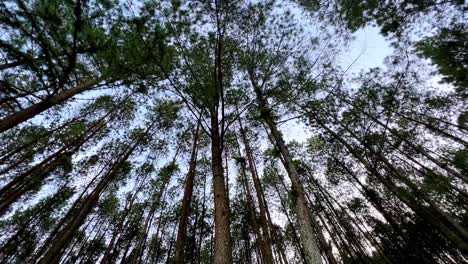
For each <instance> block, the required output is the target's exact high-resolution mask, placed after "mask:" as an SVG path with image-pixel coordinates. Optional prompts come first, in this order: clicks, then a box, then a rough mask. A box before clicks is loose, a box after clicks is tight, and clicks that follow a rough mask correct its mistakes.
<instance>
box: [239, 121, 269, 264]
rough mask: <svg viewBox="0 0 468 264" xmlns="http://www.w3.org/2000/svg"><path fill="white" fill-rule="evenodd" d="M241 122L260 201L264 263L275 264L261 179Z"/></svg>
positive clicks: (250, 167) (247, 154) (243, 139)
mask: <svg viewBox="0 0 468 264" xmlns="http://www.w3.org/2000/svg"><path fill="white" fill-rule="evenodd" d="M238 121H239V131H240V134H241V136H242V141H243V143H244V146H245V152H246V156H247V161H248V164H249V170H250V174H251V175H252V180H253V183H254V187H255V193H256V196H257V201H258V207H259V210H260V226H261V229H262V243H263V247H264V251H265V252H264V254H265V255H264V261H265V263H266V264H272V263H273V253H272V250H271V246H272V243H271V234H270V230H269V228H268V219H267V213H266V211H267V209H266V208H267V205H266V201H265V200H264V199H263V195H262V193H263V192H262V188H261V183H260V179H259V177H258V174H257V170H256V168H255V164H254V159H253V156H252V150H251V148H250V144H249V141H248V139H247V135H246V133H245V131H244V128H243V126H242V121H241V119H240V118H239V119H238Z"/></svg>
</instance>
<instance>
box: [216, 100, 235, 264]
mask: <svg viewBox="0 0 468 264" xmlns="http://www.w3.org/2000/svg"><path fill="white" fill-rule="evenodd" d="M222 144H223V142H222V140H221V133H220V129H219V124H218V112H217V109H214V110H212V111H211V169H212V172H213V190H214V207H215V255H214V263H215V264H230V263H232V241H231V228H230V225H231V223H230V215H229V200H228V197H227V192H226V185H225V184H226V183H225V179H224V172H223V158H222Z"/></svg>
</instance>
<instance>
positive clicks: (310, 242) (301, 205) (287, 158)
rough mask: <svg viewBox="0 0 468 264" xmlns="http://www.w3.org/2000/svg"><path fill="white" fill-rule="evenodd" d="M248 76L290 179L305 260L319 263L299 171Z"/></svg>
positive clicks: (317, 250)
mask: <svg viewBox="0 0 468 264" xmlns="http://www.w3.org/2000/svg"><path fill="white" fill-rule="evenodd" d="M251 75H252V74H251ZM250 78H251V82H252V85H253V87H254V90H255V93H256V95H257V101H258V103H259V106H260V112H261V115H262V119H263V120H264V122H265V123H266V125H267V126H268V128H269V130H270V133H271V135H272V137H273V138H274V140H275V142H274V143H275V144H276V146H277V147H278V149H279V151H280V152H281V156H282V157H283V159H282V161H283V165H284V167H285V169H286V171H287V173H288V175H289V178H290V179H291V188H292V193H293V195H294V198H295V202H294V209H295V213H296V217H297V221H298V225H299V231H300V239H301V242H302V244H303V247H304V252H305V255H306V260H305V261H306V263H307V264H321V263H322V257H321V255H320V250H319V248H318V243H317V240H316V238H315V236H314V229H313V223H312V219H311V218H310V212H311V210H310V208H309V205H308V204H307V200H306V198H305V195H304V188H303V186H302V183H301V180H300V177H299V173H298V172H297V169H296V166H295V165H294V163H293V160H292V156H291V154H290V152H289V149H288V147H287V146H286V144H285V142H284V140H283V136H282V135H281V132H280V131H279V130H278V128H277V127H276V124H275V121H274V119H273V116H272V113H271V109H270V108H269V107H268V103H267V102H266V100H265V98H264V97H263V94H262V91H261V88H260V87H259V86H258V85H257V84H256V82H255V78H254V77H253V76H251V77H250Z"/></svg>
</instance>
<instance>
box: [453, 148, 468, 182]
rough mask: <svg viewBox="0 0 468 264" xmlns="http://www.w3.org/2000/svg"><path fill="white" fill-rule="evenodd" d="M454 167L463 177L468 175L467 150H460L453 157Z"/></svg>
mask: <svg viewBox="0 0 468 264" xmlns="http://www.w3.org/2000/svg"><path fill="white" fill-rule="evenodd" d="M453 163H454V165H455V166H456V167H457V168H458V169H459V170H460V171H461V172H462V173H463V174H465V175H467V174H468V149H466V148H465V149H461V150H458V151H456V152H455V153H454V155H453Z"/></svg>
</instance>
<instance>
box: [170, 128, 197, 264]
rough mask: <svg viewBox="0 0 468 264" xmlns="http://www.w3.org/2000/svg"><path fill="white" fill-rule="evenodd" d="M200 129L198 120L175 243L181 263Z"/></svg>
mask: <svg viewBox="0 0 468 264" xmlns="http://www.w3.org/2000/svg"><path fill="white" fill-rule="evenodd" d="M199 129H200V121H198V124H197V128H196V130H195V135H194V137H193V146H192V155H191V157H190V165H189V171H188V173H187V179H186V180H185V189H184V197H183V199H182V208H181V210H180V220H179V228H178V231H177V240H176V243H175V244H176V245H175V263H177V264H181V263H184V260H185V256H184V255H185V254H184V249H185V240H186V237H187V223H188V218H189V213H190V204H191V202H192V193H193V184H194V180H195V172H196V171H195V169H196V164H197V151H198V133H199Z"/></svg>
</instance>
